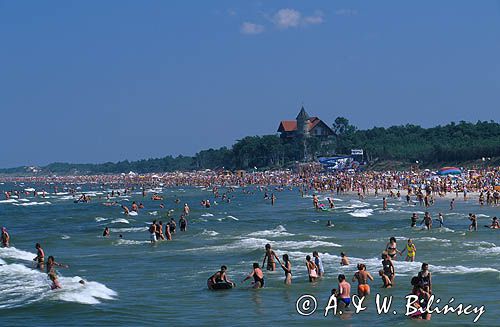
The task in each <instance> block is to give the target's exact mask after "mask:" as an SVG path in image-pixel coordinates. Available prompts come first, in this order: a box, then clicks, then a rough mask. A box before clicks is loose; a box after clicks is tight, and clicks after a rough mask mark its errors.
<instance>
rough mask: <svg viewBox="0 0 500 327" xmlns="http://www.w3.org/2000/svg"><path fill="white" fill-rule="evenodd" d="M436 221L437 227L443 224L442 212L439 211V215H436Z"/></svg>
mask: <svg viewBox="0 0 500 327" xmlns="http://www.w3.org/2000/svg"><path fill="white" fill-rule="evenodd" d="M437 221H438V223H439V228H441V227H443V226H444V218H443V214H442V213H441V212H440V213H439V215H438V219H437Z"/></svg>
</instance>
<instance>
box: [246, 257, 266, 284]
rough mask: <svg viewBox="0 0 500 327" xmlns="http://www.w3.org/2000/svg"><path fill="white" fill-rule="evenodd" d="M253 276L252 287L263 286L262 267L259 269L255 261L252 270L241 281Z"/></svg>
mask: <svg viewBox="0 0 500 327" xmlns="http://www.w3.org/2000/svg"><path fill="white" fill-rule="evenodd" d="M252 277H253V283H252V284H253V288H262V287H264V273H263V272H262V269H260V267H259V264H258V263H257V262H254V263H253V269H252V272H251V273H250V274H249V275H248V276H247V277H245V279H243V283H244V282H245V281H247V280H249V279H250V278H252Z"/></svg>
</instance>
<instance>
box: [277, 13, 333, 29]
mask: <svg viewBox="0 0 500 327" xmlns="http://www.w3.org/2000/svg"><path fill="white" fill-rule="evenodd" d="M271 21H272V22H273V23H274V24H275V25H276V26H277V27H278V28H280V29H287V28H291V27H299V26H306V25H318V24H321V23H323V22H324V19H323V13H322V12H321V11H316V12H315V13H314V15H311V16H305V17H303V15H302V13H301V12H300V11H298V10H295V9H290V8H284V9H280V10H278V11H277V12H276V13H275V14H274V16H273V17H272V19H271Z"/></svg>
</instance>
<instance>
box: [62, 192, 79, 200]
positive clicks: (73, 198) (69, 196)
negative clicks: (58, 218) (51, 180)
mask: <svg viewBox="0 0 500 327" xmlns="http://www.w3.org/2000/svg"><path fill="white" fill-rule="evenodd" d="M59 194H60V193H59ZM75 199H76V197H75V196H74V195H65V196H61V197H59V200H75Z"/></svg>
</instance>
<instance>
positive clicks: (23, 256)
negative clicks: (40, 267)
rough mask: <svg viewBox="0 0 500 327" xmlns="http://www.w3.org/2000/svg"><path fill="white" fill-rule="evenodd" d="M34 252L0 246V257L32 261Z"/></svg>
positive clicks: (34, 255)
mask: <svg viewBox="0 0 500 327" xmlns="http://www.w3.org/2000/svg"><path fill="white" fill-rule="evenodd" d="M34 257H36V254H34V253H31V252H27V251H23V250H19V249H16V248H15V247H9V248H0V258H4V259H18V260H24V261H30V262H31V261H33V258H34Z"/></svg>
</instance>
